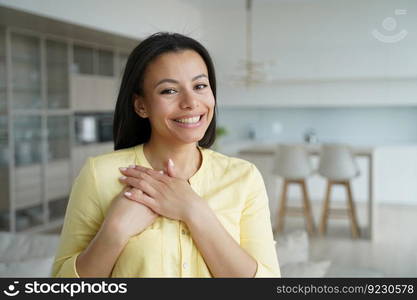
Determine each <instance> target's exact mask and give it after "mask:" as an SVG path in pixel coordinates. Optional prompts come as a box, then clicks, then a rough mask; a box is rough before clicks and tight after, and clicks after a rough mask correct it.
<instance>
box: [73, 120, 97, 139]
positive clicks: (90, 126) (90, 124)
mask: <svg viewBox="0 0 417 300" xmlns="http://www.w3.org/2000/svg"><path fill="white" fill-rule="evenodd" d="M97 125H98V122H97V116H96V115H95V114H82V115H76V116H75V134H76V139H77V142H78V143H81V144H84V143H96V142H98V126H97Z"/></svg>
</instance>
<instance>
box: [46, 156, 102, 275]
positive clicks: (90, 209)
mask: <svg viewBox="0 0 417 300" xmlns="http://www.w3.org/2000/svg"><path fill="white" fill-rule="evenodd" d="M94 171H95V170H94V159H93V158H89V159H88V160H87V162H86V163H85V165H84V166H83V168H82V169H81V171H80V174H79V175H78V177H77V178H76V179H75V181H74V184H73V186H72V190H71V194H70V199H69V202H68V206H67V210H66V213H65V221H64V225H63V228H62V232H61V238H60V242H59V246H58V251H57V254H56V256H55V260H54V263H53V267H52V277H79V275H78V273H77V270H76V267H75V261H76V259H77V256H78V255H79V254H80V253H81V252H82V251H83V250H84V249H85V248H86V247H87V246H88V244H89V243H90V241H91V240H92V239H93V238H94V236H95V234H96V233H97V231H98V230H99V228H100V226H101V223H102V221H103V219H104V217H103V213H102V210H101V208H100V205H99V195H98V191H97V185H96V179H95V173H94Z"/></svg>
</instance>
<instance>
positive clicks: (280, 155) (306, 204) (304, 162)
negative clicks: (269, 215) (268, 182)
mask: <svg viewBox="0 0 417 300" xmlns="http://www.w3.org/2000/svg"><path fill="white" fill-rule="evenodd" d="M273 172H274V174H275V175H278V176H280V177H282V178H283V185H282V192H281V199H280V205H279V209H278V212H277V216H278V223H277V228H276V231H278V232H280V231H282V230H283V228H284V217H285V215H286V214H289V213H291V214H295V215H300V214H301V215H303V216H304V217H305V220H306V226H307V230H308V232H309V233H310V234H314V231H315V229H314V219H313V215H312V210H311V205H310V200H309V196H308V192H307V184H306V178H307V177H309V176H310V175H311V174H312V173H313V168H312V166H311V162H310V158H309V155H308V152H307V149H306V148H305V146H303V145H279V146H278V147H277V149H276V152H275V165H274V168H273ZM290 184H297V185H299V186H300V187H301V191H302V194H303V208H301V209H300V208H298V207H287V193H288V186H289V185H290Z"/></svg>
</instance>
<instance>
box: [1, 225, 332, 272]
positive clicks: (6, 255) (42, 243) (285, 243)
mask: <svg viewBox="0 0 417 300" xmlns="http://www.w3.org/2000/svg"><path fill="white" fill-rule="evenodd" d="M58 242H59V236H58V235H55V234H53V235H50V234H36V235H35V234H11V233H7V232H0V277H49V276H50V271H51V267H52V263H53V259H54V256H55V252H56V249H57V246H58ZM308 248H309V246H308V237H307V234H306V233H305V232H304V231H295V232H293V233H290V234H287V235H283V236H282V237H279V238H278V240H277V254H278V259H279V263H280V267H281V273H282V274H281V275H282V276H283V277H323V276H325V274H326V271H327V269H328V268H329V265H330V262H329V261H321V262H312V261H310V260H309V255H308V252H309V251H308Z"/></svg>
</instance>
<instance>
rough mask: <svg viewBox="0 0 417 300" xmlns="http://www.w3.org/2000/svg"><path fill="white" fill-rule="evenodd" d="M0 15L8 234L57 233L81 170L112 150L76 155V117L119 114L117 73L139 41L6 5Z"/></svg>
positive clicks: (2, 215) (0, 161)
mask: <svg viewBox="0 0 417 300" xmlns="http://www.w3.org/2000/svg"><path fill="white" fill-rule="evenodd" d="M0 15H2V16H7V18H6V19H4V20H3V19H2V25H3V26H2V27H0V230H7V231H11V232H16V231H26V230H31V231H42V230H43V229H52V228H53V227H54V226H59V225H60V224H62V221H63V216H64V213H65V208H66V205H67V202H68V196H69V192H70V188H71V185H72V183H73V171H74V170H75V169H77V173H78V171H79V167H81V166H82V164H83V163H84V162H85V160H86V158H87V157H88V156H95V155H98V154H101V153H103V152H109V151H112V144H111V143H106V144H104V145H101V144H96V145H95V146H93V145H91V147H88V149H87V151H85V150H86V149H84V148H83V149H80V151H78V152H77V151H76V150H75V151H73V149H72V148H73V147H74V145H75V144H74V143H75V136H74V135H75V124H74V119H75V118H74V115H75V114H76V112H79V111H89V112H92V113H93V114H95V113H97V112H111V111H113V110H114V106H115V100H116V98H115V97H116V90H117V85H118V84H116V83H117V82H118V80H119V77H120V76H119V75H120V74H114V73H118V72H115V68H119V65H118V63H119V62H120V63H122V62H123V61H124V59H120V58H123V57H122V56H121V55H122V53H123V54H126V53H129V51H130V50H129V49H132V48H133V47H134V46H136V45H137V43H138V41H136V40H132V39H128V38H124V37H121V36H117V35H113V34H110V33H105V32H100V31H97V30H92V29H88V28H83V27H80V26H73V25H71V24H68V23H64V22H59V21H56V20H52V19H49V18H43V17H40V16H35V15H31V14H28V13H25V12H23V11H19V12H16V11H14V10H12V9H9V8H6V7H1V6H0ZM10 20H13V21H12V23H10V25H8V24H7V22H11V21H10ZM28 20H30V21H28ZM116 54H117V55H116ZM73 155H74V157H73ZM51 226H52V227H51Z"/></svg>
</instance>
